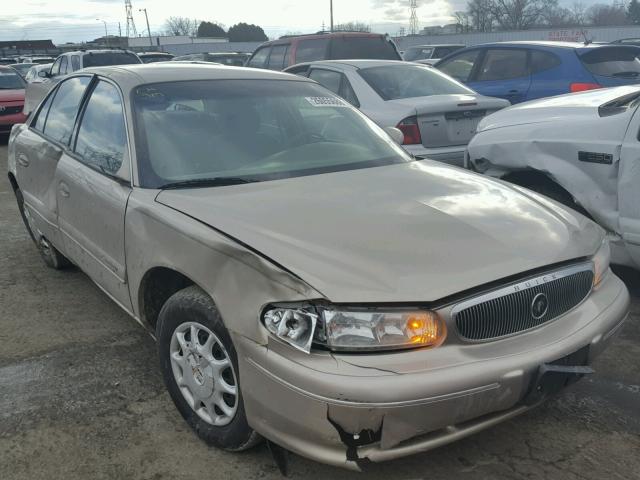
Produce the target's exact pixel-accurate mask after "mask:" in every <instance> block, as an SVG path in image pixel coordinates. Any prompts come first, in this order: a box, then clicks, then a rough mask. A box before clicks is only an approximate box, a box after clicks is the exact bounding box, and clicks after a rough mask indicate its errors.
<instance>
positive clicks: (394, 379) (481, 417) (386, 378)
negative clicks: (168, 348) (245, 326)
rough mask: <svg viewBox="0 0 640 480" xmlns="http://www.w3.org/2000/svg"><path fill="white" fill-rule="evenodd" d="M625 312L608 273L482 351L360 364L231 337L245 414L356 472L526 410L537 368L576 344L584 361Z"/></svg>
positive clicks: (624, 295)
mask: <svg viewBox="0 0 640 480" xmlns="http://www.w3.org/2000/svg"><path fill="white" fill-rule="evenodd" d="M628 309H629V294H628V291H627V290H626V288H625V287H624V284H623V283H622V282H621V281H620V280H619V279H618V278H617V277H616V276H615V275H613V274H609V275H608V276H607V278H606V279H605V280H604V281H603V283H602V284H601V285H600V286H599V287H598V288H597V289H595V290H594V291H593V292H592V294H591V295H590V297H589V298H588V299H587V300H586V301H585V302H583V303H582V304H581V305H580V306H579V307H577V308H576V309H574V310H572V311H571V312H569V313H567V314H566V315H564V316H563V317H560V318H558V319H557V320H555V321H553V322H550V324H547V325H545V326H544V327H542V328H540V329H538V330H534V331H531V332H528V333H525V334H522V335H518V336H515V337H510V338H507V339H503V340H499V341H494V342H488V343H484V344H474V345H472V344H467V345H464V344H458V345H452V346H446V344H445V345H443V346H442V347H439V348H437V349H431V350H414V351H406V352H401V353H394V354H378V355H376V356H373V355H366V356H364V357H363V356H360V355H336V354H334V355H331V354H329V353H327V352H319V353H313V354H312V355H305V354H302V353H300V354H298V353H297V352H292V349H291V348H290V347H288V346H286V345H282V344H280V343H279V342H277V341H270V343H269V345H267V346H264V345H258V344H256V343H254V342H252V341H251V340H249V339H247V338H245V337H240V336H237V337H236V338H234V342H235V344H236V346H237V347H238V353H239V355H238V356H239V361H240V376H241V378H242V383H243V385H245V388H244V390H243V396H244V403H245V409H246V412H247V417H248V420H249V423H250V425H251V426H252V427H253V428H254V429H255V430H257V431H258V432H259V433H261V434H262V435H263V436H264V437H266V438H268V439H269V440H271V441H273V442H276V443H278V444H279V445H281V446H283V447H285V448H287V449H289V450H291V451H293V452H295V453H297V454H299V455H302V456H305V457H308V458H311V459H313V460H317V461H320V462H323V463H328V464H332V465H335V466H340V467H346V468H351V469H356V470H357V469H359V468H360V465H361V462H362V461H365V460H369V461H374V462H378V461H384V460H391V459H395V458H399V457H403V456H406V455H411V454H415V453H418V452H422V451H426V450H430V449H432V448H435V447H438V446H440V445H443V444H446V443H449V442H452V441H455V440H458V439H460V438H463V437H465V436H468V435H470V434H473V433H476V432H478V431H480V430H482V429H484V428H487V427H490V426H492V425H495V424H496V423H499V422H501V421H504V420H507V419H509V418H512V417H514V416H516V415H518V414H520V413H522V412H524V411H526V410H527V409H528V408H530V406H529V405H526V404H525V402H524V398H525V396H526V395H527V393H528V392H529V390H530V387H531V383H532V380H535V377H536V375H537V372H538V369H539V367H540V366H541V365H542V364H544V363H548V362H552V361H555V360H557V359H559V358H562V357H565V356H567V355H569V354H571V353H573V352H576V351H578V350H580V349H582V348H585V347H587V348H588V352H589V361H591V360H593V358H594V357H595V356H597V355H598V354H599V353H600V352H601V351H602V350H603V349H604V348H605V347H606V345H607V344H608V343H609V341H610V340H611V338H612V337H613V334H614V333H615V332H616V331H617V330H618V329H619V327H620V326H621V325H622V323H623V322H624V320H625V318H626V316H627V315H628ZM434 354H437V357H435V356H434ZM248 385H250V386H251V387H250V388H247V386H248Z"/></svg>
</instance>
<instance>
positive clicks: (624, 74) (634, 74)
mask: <svg viewBox="0 0 640 480" xmlns="http://www.w3.org/2000/svg"><path fill="white" fill-rule="evenodd" d="M638 75H640V72H632V71H629V72H616V73H614V74H613V76H614V77H637V76H638Z"/></svg>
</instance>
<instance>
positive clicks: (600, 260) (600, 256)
mask: <svg viewBox="0 0 640 480" xmlns="http://www.w3.org/2000/svg"><path fill="white" fill-rule="evenodd" d="M592 260H593V272H594V275H593V286H594V287H595V286H597V285H599V284H600V282H602V279H603V278H604V277H605V275H606V274H607V272H608V271H609V262H610V260H611V247H609V240H606V239H605V240H604V242H602V246H601V247H600V250H598V252H597V253H596V254H595V255H594V256H593V259H592Z"/></svg>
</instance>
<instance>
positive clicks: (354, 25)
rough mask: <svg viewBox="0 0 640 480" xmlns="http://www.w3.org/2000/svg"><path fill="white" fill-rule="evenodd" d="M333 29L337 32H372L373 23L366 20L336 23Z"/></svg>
mask: <svg viewBox="0 0 640 480" xmlns="http://www.w3.org/2000/svg"><path fill="white" fill-rule="evenodd" d="M333 30H334V31H336V32H370V31H371V25H369V24H368V23H364V22H347V23H340V24H338V25H335V26H334V27H333Z"/></svg>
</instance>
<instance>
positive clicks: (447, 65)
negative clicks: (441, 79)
mask: <svg viewBox="0 0 640 480" xmlns="http://www.w3.org/2000/svg"><path fill="white" fill-rule="evenodd" d="M478 55H480V50H469V51H467V52H461V53H460V54H458V55H456V56H454V57H453V58H450V59H449V60H447V61H446V62H443V63H439V64H438V69H439V70H441V71H443V72H444V73H446V74H447V75H450V76H452V77H453V78H455V79H456V80H458V81H460V82H466V81H468V80H469V77H470V76H471V72H472V71H473V67H474V65H475V63H476V61H477V60H478Z"/></svg>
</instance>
